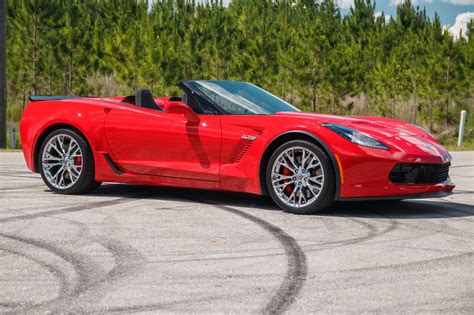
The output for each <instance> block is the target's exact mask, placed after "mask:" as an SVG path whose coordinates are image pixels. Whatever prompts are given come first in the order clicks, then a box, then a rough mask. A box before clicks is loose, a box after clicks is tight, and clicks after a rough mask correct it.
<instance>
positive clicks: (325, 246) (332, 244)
mask: <svg viewBox="0 0 474 315" xmlns="http://www.w3.org/2000/svg"><path fill="white" fill-rule="evenodd" d="M346 218H347V219H348V220H350V221H353V222H355V223H358V224H360V225H361V226H364V227H365V228H366V230H367V233H366V234H365V235H362V236H358V237H354V238H350V239H345V240H338V241H329V242H324V243H322V244H318V245H315V246H314V245H310V246H303V248H304V249H305V252H307V253H309V252H318V251H323V250H329V249H334V248H338V247H344V246H347V245H354V244H359V243H362V242H366V241H369V240H372V239H374V238H376V237H380V236H382V235H385V234H387V233H390V232H392V231H394V230H396V229H397V228H398V226H399V222H398V221H397V220H389V222H390V224H389V226H388V227H387V228H385V229H383V230H382V231H380V232H379V231H378V229H377V227H376V226H375V225H374V224H371V223H368V222H367V221H364V220H362V219H355V218H350V217H346Z"/></svg>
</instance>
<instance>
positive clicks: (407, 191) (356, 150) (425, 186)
mask: <svg viewBox="0 0 474 315" xmlns="http://www.w3.org/2000/svg"><path fill="white" fill-rule="evenodd" d="M384 143H386V144H388V145H389V146H390V148H391V149H390V150H377V149H371V148H365V147H361V146H345V147H339V148H337V149H336V150H335V151H336V152H338V156H339V159H340V162H341V164H342V169H343V173H342V174H341V177H342V178H343V180H342V183H341V186H340V194H339V198H338V200H355V199H406V198H410V197H409V196H412V197H413V198H424V196H426V195H427V194H429V195H433V194H435V193H439V194H447V193H451V191H452V190H453V189H454V187H455V185H454V183H453V182H452V181H451V179H450V178H449V176H448V177H447V179H446V175H447V174H448V173H446V174H445V176H444V178H445V179H446V180H444V181H442V182H438V183H423V181H414V182H410V183H409V181H399V182H395V181H396V180H394V181H392V180H390V174H391V172H392V170H393V169H394V167H395V166H396V165H398V164H400V163H409V164H412V165H416V164H419V165H423V164H432V165H440V166H442V165H449V163H450V162H451V156H450V155H449V153H448V152H447V151H446V149H444V148H443V147H442V146H441V145H440V144H438V143H434V142H432V141H429V140H426V139H422V138H419V137H393V138H388V139H385V140H384ZM392 179H393V178H392ZM440 179H441V177H440ZM417 196H422V197H417Z"/></svg>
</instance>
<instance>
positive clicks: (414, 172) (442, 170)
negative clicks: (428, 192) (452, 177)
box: [388, 163, 451, 184]
mask: <svg viewBox="0 0 474 315" xmlns="http://www.w3.org/2000/svg"><path fill="white" fill-rule="evenodd" d="M450 165H451V163H446V164H397V165H395V167H394V168H393V170H392V172H391V173H390V175H389V176H388V178H389V179H390V181H392V182H393V183H397V184H437V183H442V182H444V181H445V180H446V179H448V176H449V166H450Z"/></svg>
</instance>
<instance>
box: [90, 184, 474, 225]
mask: <svg viewBox="0 0 474 315" xmlns="http://www.w3.org/2000/svg"><path fill="white" fill-rule="evenodd" d="M88 196H97V197H120V198H137V199H140V198H147V199H157V200H173V201H181V202H190V203H192V202H199V203H207V204H212V205H217V206H227V207H247V208H255V209H260V210H263V211H280V212H283V211H282V210H281V209H280V208H279V207H278V206H277V205H276V204H275V203H274V202H273V201H272V200H271V198H270V197H268V196H258V195H252V194H246V193H237V192H227V191H214V190H202V189H191V188H174V187H155V186H142V185H130V184H103V185H102V186H101V187H100V188H99V189H97V190H96V191H94V192H92V193H90V194H89V195H88ZM288 215H292V214H288ZM311 216H326V217H361V218H362V217H363V218H386V219H420V218H421V219H439V218H452V217H474V206H471V205H467V204H462V203H456V202H451V201H446V200H442V199H439V200H436V199H424V200H422V199H417V200H405V201H398V202H396V201H357V202H336V203H334V204H333V205H332V206H331V207H329V208H327V209H325V210H323V211H321V212H318V213H317V214H313V215H311Z"/></svg>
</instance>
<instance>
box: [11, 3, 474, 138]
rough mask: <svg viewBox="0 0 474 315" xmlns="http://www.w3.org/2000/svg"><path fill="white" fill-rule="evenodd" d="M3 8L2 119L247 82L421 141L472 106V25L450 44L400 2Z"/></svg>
mask: <svg viewBox="0 0 474 315" xmlns="http://www.w3.org/2000/svg"><path fill="white" fill-rule="evenodd" d="M376 12H377V10H376V7H375V4H374V1H372V0H355V1H354V6H353V7H352V8H351V9H350V12H349V13H348V14H345V15H343V14H341V11H340V9H339V8H338V7H337V5H336V4H335V3H334V1H332V0H323V1H315V0H292V1H289V0H233V1H232V2H231V3H230V4H229V5H227V6H225V5H223V3H222V1H217V0H211V1H208V2H204V3H203V2H196V1H190V0H154V1H151V2H150V3H148V1H146V0H8V37H7V41H8V45H7V53H8V61H7V71H8V104H9V108H8V115H9V120H10V121H18V120H19V118H20V115H21V110H22V109H23V107H24V105H25V103H26V102H27V98H28V96H29V95H35V94H36V95H42V94H46V95H90V96H110V95H128V94H133V93H134V91H135V90H136V89H137V88H139V87H145V86H146V87H150V88H151V89H152V90H153V92H154V94H155V95H176V94H177V93H179V90H178V89H177V88H176V86H175V84H176V82H177V81H179V80H182V79H222V80H241V81H249V82H252V83H255V84H256V85H259V86H261V87H262V88H264V89H267V90H269V91H271V92H272V93H274V94H276V95H278V96H280V97H282V98H284V99H285V100H287V101H289V102H290V103H293V104H294V105H296V106H297V107H299V108H300V109H302V110H306V111H315V112H321V113H331V114H341V115H342V114H353V115H380V116H386V117H394V118H398V119H404V120H406V121H409V122H412V123H417V124H420V125H423V126H425V127H427V128H429V129H431V130H432V131H435V132H438V133H440V132H442V131H445V130H449V128H452V127H453V126H454V125H455V124H456V123H457V119H458V114H459V111H460V109H465V108H468V109H469V110H470V109H471V108H472V106H473V103H474V101H473V95H474V93H473V91H474V84H473V83H474V23H473V21H471V22H470V23H469V25H468V32H467V34H462V35H461V36H460V37H459V38H458V39H455V38H454V37H453V36H452V35H451V34H450V33H449V32H448V31H447V30H446V29H445V28H444V27H443V25H442V23H441V21H440V18H439V16H435V17H434V18H430V17H428V16H427V14H426V12H425V10H424V9H423V8H419V7H416V6H414V5H413V4H412V3H411V2H410V1H409V0H406V1H405V2H404V3H402V4H400V5H398V7H397V15H396V16H394V17H385V16H383V14H382V15H379V14H376Z"/></svg>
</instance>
